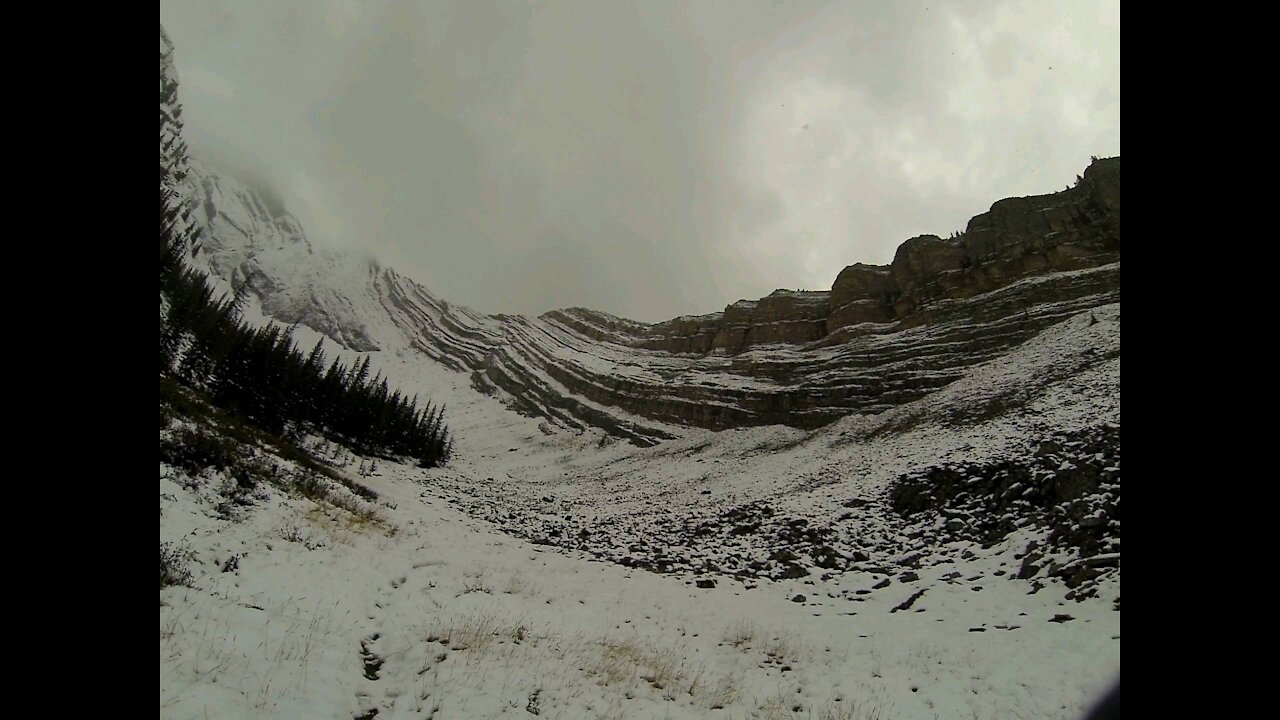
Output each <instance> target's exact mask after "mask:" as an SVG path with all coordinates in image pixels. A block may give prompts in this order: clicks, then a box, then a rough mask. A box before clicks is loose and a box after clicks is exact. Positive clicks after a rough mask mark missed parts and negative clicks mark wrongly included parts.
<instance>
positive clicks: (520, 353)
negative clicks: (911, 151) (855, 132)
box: [187, 157, 1120, 445]
mask: <svg viewBox="0 0 1280 720" xmlns="http://www.w3.org/2000/svg"><path fill="white" fill-rule="evenodd" d="M187 180H188V184H189V187H190V194H191V197H192V198H193V206H194V209H195V212H194V216H195V222H196V224H197V225H199V226H201V227H202V228H203V230H204V232H203V243H204V249H205V253H206V258H207V261H208V263H209V267H210V268H211V270H212V271H213V272H214V273H215V274H216V275H218V276H220V277H222V278H224V279H225V280H227V281H228V282H230V283H231V284H232V286H234V287H239V286H241V285H247V286H248V288H249V289H250V290H251V291H252V293H253V294H254V295H255V296H256V297H257V298H258V299H259V300H260V302H261V304H262V307H263V309H264V311H265V312H266V313H267V314H268V315H270V316H271V317H274V318H276V319H278V320H280V321H282V322H285V323H298V324H301V325H304V326H307V327H310V328H312V329H314V330H316V331H317V332H319V333H321V334H323V335H325V336H327V337H329V338H331V339H333V340H334V341H336V342H338V343H340V344H342V345H343V346H345V347H347V348H350V349H352V350H356V351H361V352H364V351H373V350H380V349H385V350H400V351H412V352H416V353H419V354H421V355H423V356H425V357H428V358H430V359H432V360H434V361H436V362H439V363H441V364H443V365H445V366H447V367H450V368H452V369H454V370H456V371H458V372H463V373H467V374H469V375H470V378H471V382H472V384H473V385H474V387H475V388H476V389H478V390H480V391H482V392H486V393H490V394H494V395H497V396H498V397H500V398H502V399H503V400H504V402H506V403H507V404H508V405H509V406H510V407H512V408H513V409H516V410H518V411H520V412H522V413H525V414H528V415H531V416H536V417H540V418H544V419H546V420H547V421H549V422H550V423H551V424H552V425H553V426H557V427H563V428H571V429H583V428H586V427H596V428H600V429H603V430H605V431H607V432H609V433H610V434H613V435H615V436H619V437H624V438H626V439H628V440H630V441H632V442H635V443H637V444H641V445H646V444H652V443H654V442H657V441H659V440H662V439H669V438H671V437H675V436H677V435H678V434H679V428H681V427H702V428H709V429H717V430H719V429H726V428H734V427H744V426H755V425H776V424H781V425H789V426H793V427H798V428H805V429H812V428H816V427H821V426H822V425H825V424H828V423H830V422H832V421H833V420H836V419H837V418H839V417H842V416H845V415H849V414H855V413H879V412H883V411H884V410H886V409H888V408H891V407H895V406H898V405H902V404H904V403H907V402H910V401H912V400H916V399H918V398H921V397H924V396H926V395H928V394H929V393H931V392H934V391H936V390H938V389H939V388H942V387H944V386H946V385H947V384H949V383H951V382H954V381H956V380H957V379H959V378H961V377H962V376H963V375H964V373H965V372H966V370H967V369H968V368H971V367H973V366H975V365H978V364H981V363H984V362H987V361H990V360H993V359H995V358H999V357H1000V356H1001V355H1003V354H1005V353H1008V352H1010V351H1011V350H1012V349H1014V348H1016V347H1017V346H1018V345H1020V344H1021V343H1023V342H1025V341H1026V340H1027V339H1029V338H1031V337H1033V336H1035V335H1036V334H1037V333H1039V332H1041V331H1042V330H1044V329H1045V328H1047V327H1049V326H1051V325H1053V324H1055V323H1057V322H1060V321H1062V320H1063V319H1065V318H1067V317H1070V316H1072V315H1074V314H1077V313H1079V312H1082V311H1086V310H1089V309H1091V308H1096V307H1099V306H1102V305H1106V304H1110V303H1115V302H1118V301H1119V299H1120V159H1119V158H1118V157H1117V158H1109V159H1102V160H1095V161H1094V162H1093V163H1092V164H1091V165H1090V166H1089V167H1088V168H1087V169H1086V170H1085V171H1084V174H1083V176H1082V180H1081V181H1080V182H1079V184H1078V185H1077V186H1076V187H1074V188H1071V189H1068V190H1064V191H1061V192H1058V193H1054V194H1050V195H1040V196H1033V197H1025V198H1009V199H1005V200H1001V201H999V202H997V203H995V204H994V205H992V207H991V209H990V210H989V211H987V212H985V213H982V214H980V215H977V216H975V217H974V218H973V219H972V220H970V221H969V224H968V226H967V228H966V230H965V231H964V233H962V234H960V235H959V236H958V237H955V238H952V239H948V240H943V239H941V238H938V237H936V236H929V235H925V236H920V237H916V238H911V239H910V240H907V241H906V242H904V243H902V245H901V246H900V247H899V248H898V251H897V253H896V255H895V257H894V260H893V262H892V263H891V264H890V265H886V266H874V265H864V264H861V263H859V264H854V265H850V266H848V267H846V268H844V269H843V270H842V271H840V272H839V274H838V275H837V276H836V278H835V281H834V283H833V285H832V288H831V290H829V291H822V292H813V291H788V290H777V291H775V292H774V293H772V294H770V295H769V296H767V297H764V298H760V299H759V300H739V301H738V302H735V303H733V304H731V305H728V306H727V307H725V309H724V310H723V311H722V312H717V313H712V314H709V315H701V316H686V317H681V318H676V319H674V320H669V321H667V322H663V323H657V324H646V323H640V322H636V321H632V320H627V319H624V318H618V317H615V316H612V315H608V314H605V313H601V312H596V311H593V310H589V309H586V308H569V309H564V310H555V311H551V312H548V313H545V314H543V315H542V316H540V317H536V318H535V317H527V316H521V315H497V316H490V315H485V314H482V313H478V312H475V311H472V310H470V309H468V308H465V307H462V306H459V305H454V304H451V303H449V302H447V301H446V300H443V299H441V298H438V297H436V296H435V295H433V294H432V293H431V292H430V291H429V290H428V289H427V288H425V287H423V286H422V285H421V284H419V283H417V282H415V281H413V280H412V279H410V278H407V277H404V276H402V275H400V274H398V273H396V272H395V271H394V270H393V269H390V268H384V267H381V266H379V265H378V264H377V263H376V262H373V261H372V260H362V259H360V258H358V257H355V256H352V255H344V254H342V253H339V252H337V251H332V250H325V249H321V248H317V247H316V246H315V244H314V243H312V242H311V241H310V240H308V238H307V237H306V234H305V231H304V230H303V228H302V227H301V225H300V224H299V223H298V221H297V220H296V218H294V217H293V216H291V215H289V214H287V213H279V212H278V211H273V210H272V209H271V204H270V203H268V202H267V200H266V199H265V198H263V197H262V196H261V195H260V194H259V193H258V192H257V191H255V190H253V189H251V188H250V187H248V186H247V185H245V184H244V183H241V182H239V181H237V180H236V179H234V178H231V177H228V176H225V175H221V174H219V173H217V172H215V171H213V170H212V169H210V168H209V167H208V166H207V165H205V164H203V163H201V162H200V161H198V160H193V161H192V162H191V169H190V174H189V176H188V178H187Z"/></svg>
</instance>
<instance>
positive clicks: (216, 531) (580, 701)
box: [160, 305, 1120, 720]
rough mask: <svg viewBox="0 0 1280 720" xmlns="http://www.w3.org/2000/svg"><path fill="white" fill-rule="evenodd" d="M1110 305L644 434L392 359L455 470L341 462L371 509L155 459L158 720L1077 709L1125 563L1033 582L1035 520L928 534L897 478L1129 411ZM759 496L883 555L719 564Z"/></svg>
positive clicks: (741, 547) (755, 550) (1108, 667)
mask: <svg viewBox="0 0 1280 720" xmlns="http://www.w3.org/2000/svg"><path fill="white" fill-rule="evenodd" d="M1095 316H1096V317H1095V318H1094V319H1095V320H1097V321H1098V322H1094V321H1093V320H1091V319H1090V318H1089V317H1088V313H1086V314H1084V315H1083V316H1077V317H1075V318H1072V319H1070V320H1068V321H1067V322H1065V323H1063V324H1061V325H1059V326H1057V327H1054V328H1051V329H1049V330H1048V331H1046V332H1045V333H1043V334H1042V335H1041V336H1039V337H1037V338H1035V339H1034V340H1032V341H1031V342H1029V343H1027V344H1026V345H1025V346H1024V347H1023V348H1020V349H1019V350H1018V352H1017V353H1015V354H1013V355H1011V356H1009V357H1007V358H1002V359H1001V360H1000V361H999V362H997V363H994V364H990V365H987V366H983V367H980V368H977V369H975V370H974V371H973V372H972V373H971V374H970V375H969V376H968V377H966V378H965V379H963V380H961V381H959V382H957V383H954V384H952V385H950V386H948V387H947V388H945V389H944V390H943V391H941V392H939V393H935V394H934V395H932V396H929V397H927V398H925V399H923V400H921V401H918V402H916V403H912V404H910V405H907V406H903V407H901V408H898V409H896V410H894V411H891V412H889V413H884V414H882V415H880V416H876V417H851V418H846V419H845V420H842V421H840V422H839V423H836V424H834V425H832V426H829V427H827V428H824V429H822V430H820V431H818V432H816V433H812V434H809V433H804V432H801V431H798V430H794V429H789V428H781V427H773V428H753V429H749V430H740V431H729V432H722V433H710V432H704V431H696V432H688V433H686V434H685V435H684V437H682V438H680V439H677V440H673V441H670V442H667V443H662V444H660V445H658V446H656V447H652V448H645V449H640V448H635V447H633V446H630V445H627V444H625V443H620V442H610V441H609V439H607V438H605V437H604V436H603V435H601V434H598V433H597V434H593V433H585V434H575V433H567V432H556V431H552V430H551V429H550V428H547V427H546V426H545V425H544V424H541V423H539V422H538V421H536V420H533V419H529V418H524V417H521V416H518V415H516V414H514V413H512V412H511V411H509V410H507V409H506V408H505V406H503V405H502V403H501V402H499V401H498V400H497V399H494V398H487V397H483V396H481V395H479V394H477V393H475V392H474V391H473V390H471V388H470V387H469V383H468V381H467V378H466V376H463V375H460V374H456V373H452V372H450V371H447V370H444V369H442V368H440V367H438V366H435V365H433V364H431V363H430V362H428V361H426V360H425V359H422V358H420V357H417V356H415V355H414V354H412V353H408V352H397V351H395V350H389V351H386V352H382V353H375V354H374V364H375V367H381V368H382V369H383V370H384V372H386V373H388V374H389V375H390V376H391V377H392V379H393V381H394V382H395V383H396V384H397V386H399V387H401V388H403V389H406V390H407V391H408V392H409V393H410V394H412V393H413V392H421V393H423V395H424V396H428V395H429V396H430V397H432V399H433V400H435V401H437V402H439V401H443V402H445V403H447V404H448V407H449V418H450V422H451V426H452V429H453V430H454V431H455V432H456V433H457V436H458V443H459V444H458V448H457V451H458V458H457V461H456V462H455V463H453V465H452V466H451V467H449V468H446V469H441V470H433V471H424V470H419V469H416V468H412V467H407V466H399V465H394V464H391V463H384V462H381V461H380V462H379V463H378V465H377V469H376V470H375V471H374V473H373V474H372V475H370V476H368V477H361V476H359V474H358V472H357V471H358V468H359V467H360V465H361V464H362V463H361V460H360V459H358V458H347V459H346V460H345V462H347V466H346V469H347V471H348V473H349V474H350V475H351V476H352V477H355V478H356V479H358V480H359V481H360V482H362V483H364V484H366V485H368V486H369V487H371V488H372V489H374V490H375V491H376V492H378V493H379V496H380V497H379V500H378V501H377V514H378V517H380V518H381V520H380V521H377V522H371V521H369V520H368V519H363V520H361V519H357V518H356V517H355V516H353V515H351V514H349V513H347V512H345V511H342V510H338V509H336V508H332V507H329V506H322V505H318V504H317V503H315V502H313V501H311V500H306V499H303V498H297V497H290V496H287V495H285V494H283V493H281V492H280V491H278V490H274V489H273V490H269V491H267V493H266V497H264V498H263V499H261V500H260V501H259V502H258V503H257V504H256V505H255V506H253V507H251V508H248V509H246V510H245V511H244V512H243V513H242V514H241V516H240V517H239V518H238V519H236V520H228V519H223V518H221V517H220V516H219V514H218V513H217V512H216V511H215V510H214V505H215V504H216V500H217V498H216V495H215V493H214V488H215V487H216V486H217V484H218V479H217V478H212V477H207V478H204V479H203V480H202V481H197V482H192V481H190V480H188V479H185V478H182V477H179V476H178V475H177V474H176V473H175V471H174V470H173V469H172V468H168V467H166V466H164V465H162V466H161V480H160V496H161V523H160V534H161V541H162V542H166V541H171V542H178V543H181V544H182V546H183V547H185V548H188V549H190V551H191V552H192V554H193V561H192V570H193V571H194V573H195V577H194V582H193V585H194V586H195V587H192V588H188V587H170V588H166V589H163V590H162V591H161V603H162V605H161V609H160V660H161V671H160V681H161V682H160V685H161V692H160V706H161V716H162V717H166V718H206V717H207V718H219V717H225V718H232V717H235V718H239V717H272V718H276V717H279V718H357V717H365V718H369V717H378V718H400V717H404V718H410V717H413V718H416V717H439V718H486V717H529V716H531V714H536V715H539V716H544V717H553V718H555V717H562V718H597V717H599V718H665V717H671V718H685V717H689V718H693V717H723V718H753V717H760V718H833V719H834V718H868V719H870V718H883V719H886V720H887V719H889V718H971V717H972V718H1078V717H1081V716H1082V715H1083V713H1084V712H1085V710H1086V709H1087V707H1088V705H1089V704H1090V702H1091V700H1092V699H1093V698H1096V697H1098V696H1099V695H1100V694H1101V693H1102V692H1103V691H1104V690H1105V688H1106V687H1107V686H1108V685H1109V683H1111V682H1112V681H1113V680H1114V679H1115V678H1116V677H1118V674H1119V665H1120V641H1119V635H1120V613H1119V611H1118V610H1117V609H1115V601H1116V600H1117V598H1118V597H1119V594H1120V591H1119V574H1118V571H1117V572H1116V573H1114V574H1113V575H1111V576H1109V577H1107V578H1104V579H1103V580H1102V582H1101V584H1100V592H1099V595H1098V597H1096V598H1093V599H1090V600H1086V601H1084V602H1074V601H1071V600H1064V594H1065V592H1066V588H1065V587H1063V586H1062V585H1061V584H1060V583H1056V582H1050V583H1049V584H1048V585H1047V586H1046V587H1045V588H1044V589H1043V590H1040V591H1039V592H1035V593H1031V592H1030V589H1031V588H1030V585H1029V583H1028V582H1027V581H1024V580H1015V579H1013V578H1012V577H1011V576H1012V574H1013V573H1014V572H1016V571H1017V569H1018V565H1019V561H1018V557H1020V555H1021V553H1022V552H1023V551H1024V549H1025V547H1026V545H1027V543H1028V542H1029V541H1030V540H1031V539H1034V538H1036V537H1039V535H1038V533H1039V532H1040V531H1039V530H1038V529H1036V528H1032V527H1028V528H1024V529H1021V530H1019V531H1017V532H1015V533H1014V534H1013V535H1010V536H1009V537H1008V538H1006V539H1005V540H1004V541H1003V542H1001V543H998V544H996V545H994V546H992V547H989V548H983V547H981V546H980V545H978V544H976V543H950V544H948V545H946V546H937V545H931V544H930V543H929V542H928V541H927V538H922V537H920V536H919V535H912V534H911V533H909V532H908V531H907V529H905V528H904V527H903V526H902V525H901V523H900V522H898V519H897V518H896V517H895V516H894V515H893V514H892V513H891V512H889V511H888V509H887V507H886V506H885V503H884V496H885V492H886V490H887V488H888V486H889V483H890V482H892V481H893V480H895V479H896V478H898V477H900V476H901V475H902V474H904V473H907V472H910V471H912V470H915V469H919V468H922V467H928V466H933V465H938V464H945V463H950V462H960V461H965V460H974V461H985V460H988V459H991V458H996V457H1002V456H1005V455H1010V454H1017V453H1026V452H1029V451H1030V450H1032V449H1033V448H1032V447H1031V446H1030V444H1029V443H1030V442H1031V440H1030V439H1031V438H1034V437H1037V436H1042V435H1044V434H1046V433H1048V432H1051V431H1057V430H1062V429H1073V428H1081V427H1089V426H1095V425H1097V424H1099V423H1104V422H1111V423H1115V424H1117V425H1118V423H1119V334H1120V333H1119V306H1118V305H1114V306H1108V307H1106V308H1102V309H1099V310H1098V311H1097V312H1096V313H1095ZM309 333H310V331H307V330H306V329H305V328H304V329H302V330H300V331H299V333H298V335H299V339H300V342H301V344H302V345H303V346H304V347H306V346H308V345H309V343H310V342H314V337H315V336H314V335H309ZM966 418H969V419H966ZM973 418H980V419H973ZM943 420H945V422H943ZM890 430H891V431H890ZM851 501H856V502H853V503H852V504H851ZM753 503H754V504H760V505H767V506H768V507H769V508H770V512H771V513H772V514H771V515H770V516H769V517H770V518H776V519H780V520H785V521H787V522H790V521H793V520H804V521H805V524H804V525H803V527H834V528H836V529H835V530H833V532H834V535H832V536H831V538H830V542H831V544H832V545H834V546H836V547H837V548H838V549H839V550H840V551H841V552H843V553H851V552H852V551H853V550H856V549H862V550H866V551H867V554H868V555H869V557H868V559H867V560H866V561H863V562H847V563H846V562H842V563H841V566H840V568H839V570H838V571H831V572H828V571H827V570H826V569H823V568H816V567H814V566H813V563H812V562H810V561H809V560H808V559H804V558H802V559H801V560H800V561H799V562H798V564H799V565H801V566H803V568H804V570H805V571H806V572H807V573H808V574H806V575H803V576H799V577H793V578H789V579H780V580H772V579H769V578H768V577H767V576H768V575H769V574H770V573H771V572H772V571H773V570H776V569H777V568H778V567H779V566H780V564H779V563H777V562H773V563H772V564H771V565H768V566H767V567H765V568H764V569H763V571H762V574H763V575H765V576H766V577H755V578H744V577H740V576H737V575H732V574H730V573H728V572H725V573H721V574H717V573H716V572H714V571H711V570H708V568H707V563H708V562H710V563H712V565H713V566H715V567H718V568H722V569H723V568H726V567H727V566H728V565H729V564H731V563H732V562H733V559H732V558H730V557H729V556H730V555H733V554H737V555H738V556H740V557H741V558H743V559H750V558H753V557H758V558H762V559H767V557H768V554H769V553H770V552H773V551H776V550H777V549H778V547H777V545H778V542H779V537H778V536H777V535H776V534H774V535H770V534H769V533H767V532H763V530H761V531H760V532H749V533H744V534H742V535H733V536H731V537H719V536H717V538H716V542H714V543H713V542H701V541H698V540H697V539H696V538H695V539H691V538H690V535H689V534H688V533H686V532H684V530H685V529H687V528H689V527H696V526H697V525H698V524H699V523H705V522H706V521H708V520H710V519H713V518H717V517H723V516H724V515H725V514H726V513H732V512H734V511H735V509H737V508H741V507H743V506H749V505H752V504H753ZM837 521H838V522H837ZM770 522H773V523H774V524H773V525H772V526H771V525H770V524H769V523H770ZM761 526H762V528H765V529H767V528H768V527H790V526H789V525H787V523H786V522H783V523H781V524H779V523H778V522H774V521H773V520H768V521H763V522H762V523H761ZM553 531H554V533H553ZM584 532H585V535H584V534H583V533H584ZM522 537H523V538H530V539H532V540H534V541H536V542H531V541H530V540H528V539H522ZM704 539H705V538H704ZM783 540H785V538H783ZM563 546H568V547H563ZM574 548H578V549H574ZM232 556H237V558H238V559H237V560H236V561H235V562H234V563H232V564H233V565H235V567H234V568H228V569H227V570H226V571H223V568H224V567H227V565H228V561H229V560H230V558H232ZM600 557H610V558H612V559H615V560H618V559H621V558H632V559H640V560H646V559H647V561H652V560H653V559H654V558H655V557H658V558H670V559H672V560H673V562H672V563H669V564H667V565H664V566H663V569H665V570H667V572H664V573H661V574H659V573H654V572H649V571H647V570H643V569H639V568H635V567H624V566H621V565H619V564H616V563H612V562H602V561H600V559H599V558H600ZM908 561H910V562H908ZM912 575H915V576H916V577H915V578H914V579H912V577H911V576H912ZM699 580H702V581H703V584H708V583H707V581H709V580H711V581H714V584H715V586H714V587H710V588H703V587H699V586H698V584H697V581H699ZM886 581H888V582H887V584H886ZM877 586H879V587H877ZM921 591H924V592H923V594H920V592H921ZM799 596H803V598H802V599H801V598H799ZM913 597H915V598H916V599H915V600H914V602H911V603H910V604H909V606H907V607H904V608H902V609H898V610H895V608H899V607H900V606H902V605H904V604H907V602H908V601H909V600H910V599H911V598H913ZM1060 615H1069V616H1070V617H1071V619H1070V620H1069V621H1065V622H1063V621H1057V622H1055V621H1053V620H1054V618H1055V617H1056V616H1060ZM1058 619H1059V620H1061V618H1058ZM374 710H376V711H377V714H376V715H374V714H372V713H373V711H374Z"/></svg>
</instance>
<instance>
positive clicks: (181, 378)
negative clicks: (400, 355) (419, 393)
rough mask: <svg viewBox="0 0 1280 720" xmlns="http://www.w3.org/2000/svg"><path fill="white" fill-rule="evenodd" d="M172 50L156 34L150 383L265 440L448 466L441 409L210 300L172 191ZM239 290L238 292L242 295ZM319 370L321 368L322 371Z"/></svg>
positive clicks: (176, 150) (177, 168)
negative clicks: (156, 283) (316, 438)
mask: <svg viewBox="0 0 1280 720" xmlns="http://www.w3.org/2000/svg"><path fill="white" fill-rule="evenodd" d="M181 131H182V123H181V107H180V106H179V104H178V101H177V75H176V73H175V72H174V70H173V63H172V47H171V46H170V45H169V43H168V41H167V38H166V37H165V35H164V30H163V29H161V31H160V378H161V381H162V385H163V382H164V381H166V380H167V381H176V382H178V383H180V384H181V385H184V386H186V387H187V388H189V389H190V390H194V391H197V392H198V393H200V394H201V395H203V396H204V398H205V399H207V400H208V402H209V403H211V404H212V405H214V406H216V407H218V408H221V409H223V410H225V411H229V412H231V413H233V414H234V415H237V416H239V417H241V418H244V419H247V420H249V421H251V422H252V423H253V424H255V425H257V426H259V427H260V428H261V429H263V430H265V431H267V432H270V433H272V434H275V435H285V436H290V435H294V436H296V435H300V434H302V433H304V432H315V433H317V434H320V435H323V436H324V437H326V438H328V439H330V440H332V441H335V442H339V443H342V444H344V445H347V446H348V447H350V448H351V449H352V450H354V451H356V452H359V453H362V454H373V455H381V456H386V457H399V458H406V457H411V458H415V459H416V460H417V461H418V463H419V464H420V465H421V466H423V467H434V466H436V465H439V464H442V463H444V462H445V461H447V460H448V458H449V455H450V453H451V451H452V448H453V439H452V437H451V436H450V434H449V431H448V428H447V427H446V425H445V423H444V408H443V407H433V406H432V405H431V403H429V402H428V403H427V404H426V406H425V407H419V405H418V398H417V397H414V398H412V399H410V398H406V397H404V396H402V395H401V394H400V392H399V391H398V390H392V389H391V388H390V387H389V386H388V383H387V381H386V379H385V378H383V377H382V376H381V373H379V374H376V375H374V376H373V377H372V378H370V377H369V369H370V368H369V364H370V363H369V357H368V356H367V355H366V356H365V359H364V362H363V363H361V364H359V366H354V365H353V366H350V367H348V366H346V365H343V364H342V363H340V362H339V361H338V360H337V359H335V360H334V361H333V362H332V363H328V364H327V366H326V362H325V357H324V352H323V350H322V342H317V343H316V346H315V348H314V349H312V351H311V352H310V353H309V354H304V353H303V352H301V351H300V350H299V349H298V347H297V346H296V344H295V343H294V340H293V337H292V334H291V333H290V331H289V330H286V329H283V328H281V327H279V326H276V325H270V324H269V325H267V326H263V327H254V326H252V325H249V324H248V323H247V322H245V321H244V320H243V319H242V317H241V312H240V311H241V308H242V306H243V301H244V293H243V292H240V293H237V296H236V297H234V298H228V297H225V296H219V295H218V294H217V293H216V291H215V290H214V288H213V285H212V284H211V283H210V282H209V278H208V276H207V275H206V274H205V273H204V272H202V271H200V270H198V269H195V268H192V267H191V266H190V265H189V264H188V263H187V255H188V254H189V253H194V252H196V251H197V250H198V247H199V242H198V237H199V233H198V232H197V231H196V230H195V228H194V225H193V223H192V222H191V212H190V206H189V202H188V200H187V198H186V197H185V196H184V194H183V191H182V189H181V184H182V181H183V179H184V177H185V175H186V172H187V167H188V164H187V162H188V161H187V154H186V145H185V143H183V142H182V135H181ZM242 290H243V288H242ZM326 367H327V369H326Z"/></svg>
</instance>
